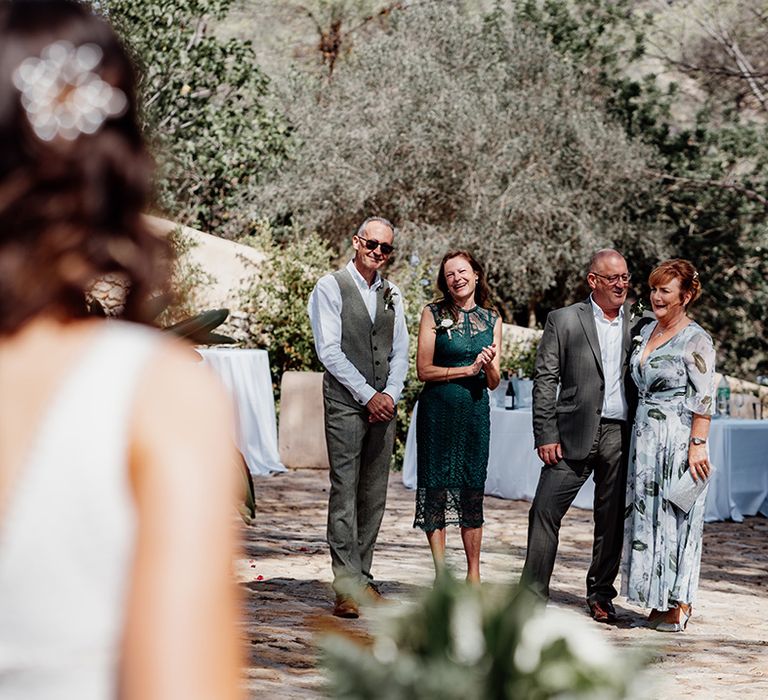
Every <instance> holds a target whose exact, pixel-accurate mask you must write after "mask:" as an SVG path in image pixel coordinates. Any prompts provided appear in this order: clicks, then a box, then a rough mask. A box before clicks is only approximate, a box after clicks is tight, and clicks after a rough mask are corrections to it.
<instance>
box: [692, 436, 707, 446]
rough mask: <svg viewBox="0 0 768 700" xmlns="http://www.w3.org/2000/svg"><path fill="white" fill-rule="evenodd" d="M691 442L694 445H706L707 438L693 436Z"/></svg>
mask: <svg viewBox="0 0 768 700" xmlns="http://www.w3.org/2000/svg"><path fill="white" fill-rule="evenodd" d="M691 444H692V445H706V444H707V438H700V437H692V438H691Z"/></svg>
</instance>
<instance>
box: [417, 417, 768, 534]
mask: <svg viewBox="0 0 768 700" xmlns="http://www.w3.org/2000/svg"><path fill="white" fill-rule="evenodd" d="M417 409H418V404H417V406H416V407H415V408H414V409H413V417H412V418H411V424H410V426H409V428H408V438H407V440H406V443H405V459H404V463H403V484H405V486H406V487H407V488H410V489H415V488H416V411H417ZM709 443H710V447H709V449H710V459H711V460H712V463H713V464H714V465H715V466H716V471H715V474H714V476H713V477H712V483H711V484H710V487H709V492H708V494H707V503H706V511H705V515H704V519H705V520H706V521H707V522H713V521H715V520H727V519H732V520H735V521H737V522H741V521H742V520H743V519H744V516H745V515H755V514H757V513H762V514H763V515H766V516H768V420H762V421H754V420H739V419H735V418H733V419H730V418H729V419H721V418H717V419H715V420H713V421H712V428H711V430H710V437H709ZM541 466H542V464H541V461H540V460H539V458H538V456H537V455H536V452H535V451H534V449H533V429H532V426H531V411H530V410H526V409H521V410H517V411H505V410H504V409H501V408H498V407H496V406H492V407H491V445H490V455H489V458H488V478H487V480H486V482H485V493H486V494H488V495H491V496H499V497H501V498H510V499H524V500H528V501H530V500H533V496H534V495H535V493H536V486H537V484H538V482H539V474H540V472H541ZM594 488H595V487H594V482H593V481H592V477H590V478H589V479H588V480H587V482H586V483H585V484H584V486H583V487H582V488H581V491H579V494H578V495H577V496H576V500H575V501H574V502H573V505H574V506H575V507H577V508H586V509H591V508H592V502H593V499H594Z"/></svg>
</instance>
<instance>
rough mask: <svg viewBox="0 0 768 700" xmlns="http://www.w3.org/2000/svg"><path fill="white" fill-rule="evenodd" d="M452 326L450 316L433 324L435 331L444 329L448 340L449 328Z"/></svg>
mask: <svg viewBox="0 0 768 700" xmlns="http://www.w3.org/2000/svg"><path fill="white" fill-rule="evenodd" d="M452 327H453V319H452V318H444V319H442V320H441V321H440V323H438V324H437V325H436V326H435V329H434V330H435V333H439V332H440V331H445V332H446V333H447V334H448V340H450V339H451V328H452Z"/></svg>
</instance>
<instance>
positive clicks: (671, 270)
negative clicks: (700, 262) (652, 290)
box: [648, 258, 701, 308]
mask: <svg viewBox="0 0 768 700" xmlns="http://www.w3.org/2000/svg"><path fill="white" fill-rule="evenodd" d="M672 279H677V280H678V281H679V282H680V301H682V300H683V299H684V298H685V295H686V294H688V293H689V292H690V294H691V300H690V301H689V302H688V304H687V305H686V308H687V307H688V306H690V305H691V304H692V303H693V302H694V301H696V300H697V299H698V298H699V297H700V296H701V281H700V280H699V273H698V272H696V268H695V267H694V266H693V264H692V263H691V262H689V261H688V260H683V259H682V258H673V259H672V260H665V261H664V262H663V263H660V264H659V265H657V266H656V267H655V268H654V269H653V270H652V271H651V274H650V275H649V276H648V284H649V285H650V286H651V287H658V286H659V285H662V284H665V283H666V282H669V281H670V280H672Z"/></svg>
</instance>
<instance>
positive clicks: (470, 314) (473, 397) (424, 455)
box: [414, 304, 497, 532]
mask: <svg viewBox="0 0 768 700" xmlns="http://www.w3.org/2000/svg"><path fill="white" fill-rule="evenodd" d="M429 308H430V310H431V311H432V315H433V316H434V319H435V326H436V330H435V333H436V336H437V337H436V338H435V353H434V360H433V363H434V364H435V365H437V366H438V367H462V366H466V365H470V364H472V363H473V362H474V361H475V358H476V357H477V354H478V353H479V352H480V351H481V350H482V349H483V347H484V346H486V345H490V344H491V343H492V342H493V327H494V325H495V323H496V319H497V314H496V313H495V312H493V311H491V310H490V309H482V308H479V307H475V308H474V309H472V310H470V311H459V318H458V320H457V321H456V322H454V324H453V326H452V327H451V328H449V329H445V328H441V327H440V322H441V321H442V320H443V319H445V318H449V319H450V318H452V317H451V315H450V313H449V312H446V311H443V310H441V309H440V308H439V307H438V306H437V305H436V304H430V305H429ZM487 386H488V384H487V381H486V377H485V374H484V373H483V372H481V373H480V374H478V375H476V376H474V377H466V378H462V379H452V380H450V381H448V382H443V381H440V382H427V383H426V384H425V385H424V388H423V389H422V391H421V394H420V396H419V406H418V411H417V413H416V445H417V456H418V463H417V486H416V519H415V522H414V527H420V528H421V529H423V530H425V531H427V532H430V531H433V530H438V529H442V528H443V527H445V526H446V525H460V526H461V527H467V528H472V527H480V526H481V525H482V524H483V492H484V490H485V477H486V473H487V470H488V443H489V440H490V435H491V416H490V406H489V403H488V392H487V391H486V389H487Z"/></svg>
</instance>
